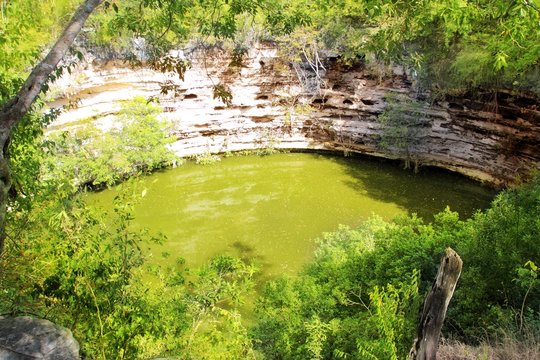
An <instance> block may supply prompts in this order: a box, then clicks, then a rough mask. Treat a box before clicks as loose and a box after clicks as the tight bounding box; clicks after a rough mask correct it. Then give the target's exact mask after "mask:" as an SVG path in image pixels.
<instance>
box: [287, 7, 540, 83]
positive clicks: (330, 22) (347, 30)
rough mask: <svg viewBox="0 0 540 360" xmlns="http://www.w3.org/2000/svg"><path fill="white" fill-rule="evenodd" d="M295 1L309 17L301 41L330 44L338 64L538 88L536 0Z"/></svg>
mask: <svg viewBox="0 0 540 360" xmlns="http://www.w3.org/2000/svg"><path fill="white" fill-rule="evenodd" d="M295 3H296V4H297V5H296V6H298V7H301V8H302V9H303V11H304V12H305V13H306V14H307V15H308V16H309V20H310V21H309V22H308V23H309V24H310V25H309V26H308V27H307V28H308V31H307V32H306V31H305V30H304V29H300V30H299V32H298V34H300V32H304V33H305V34H309V35H308V36H307V37H306V36H303V38H304V40H303V41H304V42H311V43H316V44H317V45H316V47H315V48H319V49H328V50H331V51H334V52H336V53H337V54H339V55H340V56H341V61H342V62H344V63H345V64H352V63H355V62H357V61H359V60H363V61H376V62H378V61H382V62H398V63H401V64H405V65H408V66H409V67H410V68H411V69H412V70H413V71H412V76H413V78H414V80H419V81H420V83H421V84H422V86H423V87H426V88H429V89H432V90H436V91H438V92H442V93H462V92H464V91H467V90H471V89H476V88H478V87H484V88H495V89H496V88H498V87H501V86H502V87H509V88H517V89H525V90H532V91H536V93H540V88H539V87H538V75H539V72H538V65H539V59H540V45H539V44H538V38H539V37H540V27H539V26H538V22H539V20H540V3H539V2H538V1H536V0H535V1H512V2H508V1H504V0H496V1H492V0H480V1H468V0H452V1H445V2H440V1H435V0H426V1H420V2H418V1H412V2H411V1H409V2H407V1H388V0H363V1H356V0H340V1H328V0H320V1H316V2H310V4H306V3H304V2H295ZM300 4H301V5H300ZM292 11H295V10H293V9H291V10H289V13H291V12H292ZM303 25H306V23H303ZM300 36H301V37H302V35H300ZM292 38H293V39H294V38H295V36H293V37H292ZM287 41H289V40H288V39H287V40H286V42H287ZM293 41H294V42H296V43H298V40H293Z"/></svg>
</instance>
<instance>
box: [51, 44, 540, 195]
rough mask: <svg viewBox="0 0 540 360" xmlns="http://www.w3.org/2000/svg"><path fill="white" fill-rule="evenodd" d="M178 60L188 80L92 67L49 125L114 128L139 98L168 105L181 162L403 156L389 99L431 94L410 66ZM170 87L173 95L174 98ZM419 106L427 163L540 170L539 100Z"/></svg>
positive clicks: (516, 172)
mask: <svg viewBox="0 0 540 360" xmlns="http://www.w3.org/2000/svg"><path fill="white" fill-rule="evenodd" d="M175 55H177V56H179V57H187V58H189V60H190V61H191V63H192V66H191V68H190V69H189V70H188V71H187V72H186V73H185V79H184V81H180V79H179V78H178V76H176V75H175V74H172V73H169V74H164V73H160V72H157V71H153V70H151V69H149V68H138V69H132V68H129V67H126V66H122V64H120V63H118V62H112V61H110V62H103V61H95V62H94V63H87V64H85V65H84V66H82V67H81V68H80V69H78V71H75V72H73V75H71V76H70V77H68V78H64V79H62V81H61V82H60V83H59V84H58V88H57V89H58V91H59V94H60V95H61V96H60V97H59V98H58V99H57V100H55V101H54V102H52V103H51V106H60V105H72V106H69V108H70V110H67V111H65V112H64V113H63V114H62V115H61V116H60V117H59V118H58V120H57V121H56V122H55V123H54V124H53V126H52V127H51V129H55V128H73V127H76V126H79V125H81V124H83V123H87V122H88V119H92V120H94V121H95V122H96V124H97V125H98V126H101V127H103V128H107V127H110V126H112V124H113V123H114V115H115V113H116V112H117V111H118V110H119V107H120V104H119V101H120V100H127V99H130V98H133V97H134V96H137V95H141V96H145V97H158V98H159V99H160V103H161V104H162V106H163V109H164V113H163V116H164V117H166V118H167V119H169V120H170V121H171V122H173V124H174V126H173V129H174V130H173V133H174V136H175V137H176V139H177V141H176V142H175V143H174V144H173V148H174V150H175V151H176V152H177V153H178V155H180V156H190V155H196V154H201V153H207V152H209V153H224V152H229V151H239V150H256V149H274V148H275V149H302V150H303V149H317V150H339V151H346V152H355V153H362V154H368V155H373V156H380V157H389V158H399V157H400V155H398V154H393V153H392V152H391V151H383V150H382V148H381V146H380V136H381V134H382V132H383V131H384V129H383V128H382V127H381V124H380V123H379V122H378V120H377V119H378V117H379V116H380V114H381V113H382V112H383V111H384V110H385V106H386V100H385V99H386V97H387V95H388V94H390V93H394V94H405V95H407V96H409V97H411V98H415V99H417V98H419V97H420V98H421V96H418V95H417V94H416V93H415V91H414V88H415V86H414V78H411V77H410V76H408V75H407V74H406V73H405V71H404V69H403V68H400V67H393V68H387V69H382V68H368V67H366V66H365V65H364V64H357V65H355V66H348V67H346V66H343V65H340V64H339V61H336V59H332V58H327V59H326V61H325V63H324V64H321V66H320V67H318V68H317V69H315V68H311V67H310V66H309V64H308V63H307V62H306V63H305V64H299V65H295V66H293V65H292V64H290V63H288V62H286V61H284V60H282V59H281V58H280V56H279V52H278V49H277V47H276V46H275V45H274V44H260V45H258V46H256V47H254V48H252V49H250V50H249V51H248V53H247V54H246V55H245V56H244V57H243V59H242V61H240V62H236V63H235V64H234V65H232V63H231V57H230V56H229V55H228V53H227V52H226V51H223V50H220V49H217V48H213V49H210V50H209V49H205V50H194V51H191V52H190V53H189V54H188V53H184V52H179V53H178V54H175ZM164 84H166V85H167V86H168V87H169V89H171V91H169V92H168V93H166V94H163V93H162V90H163V85H164ZM216 85H223V86H225V87H227V88H228V89H230V91H231V93H232V95H233V99H232V103H231V104H230V105H229V106H227V105H225V104H224V103H223V102H222V101H221V100H220V99H215V98H214V96H213V95H214V93H213V89H214V87H215V86H216ZM471 99H475V100H471ZM415 101H418V100H415ZM418 103H419V106H420V107H421V108H422V109H423V111H422V112H423V114H424V115H423V116H425V117H426V119H427V125H423V126H424V128H423V129H422V132H421V135H419V139H418V141H417V142H416V144H415V146H414V148H413V149H412V152H413V155H414V158H415V159H417V160H418V161H419V162H420V163H421V164H424V165H434V166H438V167H441V168H446V169H450V170H452V171H457V172H460V173H463V174H465V175H467V176H470V177H472V178H475V179H478V180H482V181H486V182H489V183H492V184H497V185H504V184H508V183H512V182H515V181H516V180H517V179H519V178H520V177H523V176H528V175H529V174H530V173H531V171H534V170H535V169H538V168H539V162H540V151H539V150H540V109H539V102H538V99H536V98H534V97H532V96H530V97H527V96H525V95H522V96H515V95H511V94H508V93H497V94H496V95H493V94H492V95H489V94H488V95H482V94H475V95H474V96H470V97H455V98H446V99H445V100H444V101H439V102H432V103H426V102H422V101H418ZM73 105H75V106H73Z"/></svg>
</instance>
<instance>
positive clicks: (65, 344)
mask: <svg viewBox="0 0 540 360" xmlns="http://www.w3.org/2000/svg"><path fill="white" fill-rule="evenodd" d="M0 359H3V360H29V359H44V360H75V359H79V344H78V343H77V341H76V340H75V339H74V338H73V336H72V335H71V331H69V330H67V329H65V328H62V327H60V326H58V325H55V324H53V323H52V322H50V321H47V320H41V319H34V318H30V317H17V318H5V317H0Z"/></svg>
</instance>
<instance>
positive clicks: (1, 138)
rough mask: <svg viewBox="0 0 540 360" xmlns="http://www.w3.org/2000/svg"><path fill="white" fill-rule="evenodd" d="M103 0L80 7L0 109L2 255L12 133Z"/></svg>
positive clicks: (91, 1) (0, 236)
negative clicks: (9, 146)
mask: <svg viewBox="0 0 540 360" xmlns="http://www.w3.org/2000/svg"><path fill="white" fill-rule="evenodd" d="M103 1H104V0H85V1H84V3H83V4H82V5H81V6H79V8H78V9H77V11H76V12H75V14H74V15H73V17H72V18H71V20H70V21H69V23H68V24H67V26H66V27H65V28H64V31H63V32H62V34H61V35H60V38H59V39H58V40H57V41H56V43H55V44H54V46H53V47H52V48H51V50H50V51H49V53H48V54H47V56H46V57H45V58H44V59H43V60H42V61H41V62H40V63H39V64H38V65H37V66H36V67H34V69H33V70H32V72H31V73H30V75H29V76H28V78H27V79H26V81H25V83H24V85H23V86H22V88H21V89H20V90H19V92H18V93H17V95H15V97H13V98H12V99H11V100H9V101H8V102H7V103H6V104H5V105H4V106H3V107H2V109H1V110H0V255H1V254H2V252H3V250H4V240H5V238H6V232H5V218H6V208H7V202H8V192H9V189H10V187H11V181H10V174H9V161H8V145H9V138H10V135H11V132H12V131H13V129H14V128H15V126H16V125H17V124H18V123H19V122H20V121H21V119H22V118H23V117H24V115H25V114H26V113H27V112H28V111H29V110H30V108H31V106H32V104H33V103H34V101H35V100H36V98H37V97H38V95H39V93H40V92H41V89H42V87H43V85H44V84H46V83H47V81H48V79H49V75H50V74H51V73H52V72H53V70H54V69H55V68H56V66H57V65H58V63H59V62H60V60H62V58H63V57H64V55H65V53H66V51H67V50H68V49H69V47H70V46H71V44H72V43H73V41H74V40H75V37H76V36H77V34H78V33H79V32H80V31H81V29H82V27H83V25H84V23H85V22H86V20H87V19H88V16H90V14H91V13H92V12H93V11H94V10H95V9H96V8H97V7H98V6H99V5H100V4H101V3H102V2H103Z"/></svg>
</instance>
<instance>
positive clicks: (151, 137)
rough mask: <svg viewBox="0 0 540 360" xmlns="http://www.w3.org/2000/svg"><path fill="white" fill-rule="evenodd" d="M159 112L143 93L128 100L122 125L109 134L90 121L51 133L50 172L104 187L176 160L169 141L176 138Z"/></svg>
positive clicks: (47, 171)
mask: <svg viewBox="0 0 540 360" xmlns="http://www.w3.org/2000/svg"><path fill="white" fill-rule="evenodd" d="M159 113H160V108H159V107H158V106H156V105H154V104H152V103H148V102H147V101H146V100H145V99H143V98H141V97H137V98H134V99H133V100H131V101H128V102H126V103H124V104H122V109H121V110H120V112H119V114H118V119H119V122H120V124H119V128H116V127H112V128H111V129H110V130H109V131H107V132H103V131H101V130H99V129H97V128H96V127H94V126H92V125H88V126H84V127H82V128H80V129H78V130H77V131H75V133H74V134H73V135H71V134H69V133H68V132H67V131H64V132H61V133H59V134H54V135H53V136H50V137H49V139H48V144H47V145H48V149H49V151H50V156H49V157H48V158H47V159H46V161H45V166H44V170H45V174H44V176H45V177H46V178H47V177H49V178H50V177H57V176H58V177H60V178H63V177H73V176H74V179H73V183H74V186H75V187H81V186H84V185H91V186H94V187H102V186H109V185H112V184H115V183H117V182H119V181H120V180H123V179H126V178H128V177H131V176H134V175H137V174H140V173H145V172H150V171H152V170H155V169H159V168H161V167H164V166H167V165H170V164H172V163H173V162H174V161H175V160H176V158H175V156H174V154H173V153H172V151H171V150H170V149H169V148H168V147H167V144H169V143H171V142H172V141H173V139H172V138H171V137H170V136H169V131H168V128H169V125H168V124H167V122H165V121H163V120H159V119H158V118H157V115H158V114H159Z"/></svg>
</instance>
